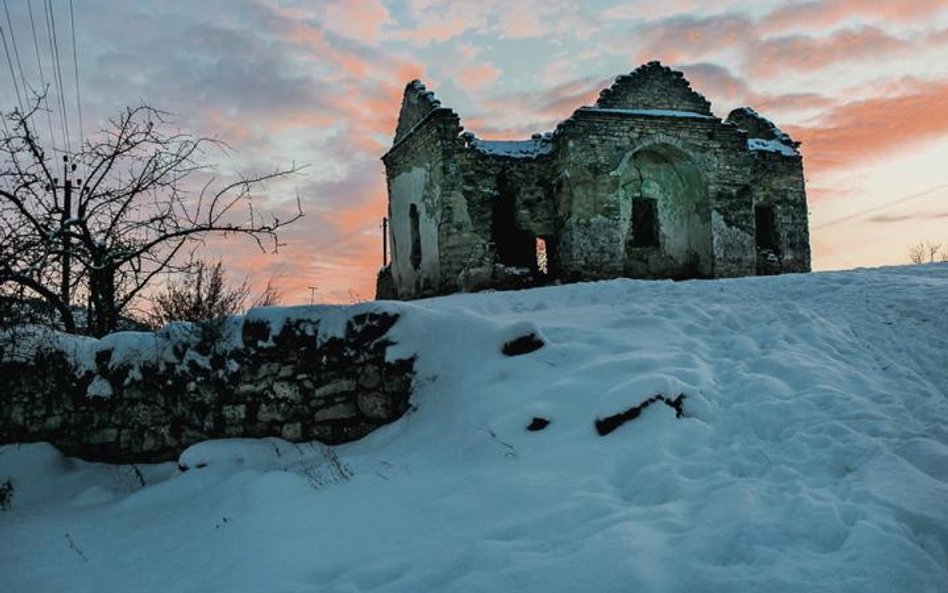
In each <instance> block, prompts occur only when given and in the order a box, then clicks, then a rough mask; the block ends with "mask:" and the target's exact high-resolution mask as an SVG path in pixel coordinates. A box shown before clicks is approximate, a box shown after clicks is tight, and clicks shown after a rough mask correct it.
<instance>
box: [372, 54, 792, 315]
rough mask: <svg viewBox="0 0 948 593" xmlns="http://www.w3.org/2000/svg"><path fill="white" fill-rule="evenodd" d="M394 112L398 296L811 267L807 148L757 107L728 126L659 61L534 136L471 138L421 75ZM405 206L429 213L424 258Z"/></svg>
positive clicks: (392, 192)
mask: <svg viewBox="0 0 948 593" xmlns="http://www.w3.org/2000/svg"><path fill="white" fill-rule="evenodd" d="M398 121H399V123H398V130H397V132H396V137H395V142H394V144H393V146H392V148H391V149H390V150H389V151H388V152H387V153H386V154H385V155H384V156H383V157H382V160H383V161H384V163H385V166H386V175H387V180H388V186H389V216H390V218H391V229H392V240H393V249H392V254H393V256H392V261H393V264H392V267H391V271H392V280H393V282H392V285H393V287H394V291H393V294H394V296H395V297H396V298H418V297H423V296H432V295H438V294H448V293H452V292H457V291H473V290H481V289H485V288H498V289H510V288H522V287H528V286H532V285H537V284H544V283H550V282H555V281H565V282H569V281H581V280H596V279H607V278H615V277H622V276H625V277H633V278H675V279H685V278H725V277H734V276H748V275H754V274H762V273H782V272H804V271H808V270H809V266H810V264H809V261H810V249H809V233H808V229H807V226H808V224H807V210H806V191H805V185H804V177H803V169H802V158H801V156H800V153H799V151H798V150H797V149H798V147H799V143H797V142H794V141H793V140H792V139H791V138H790V137H789V136H787V135H786V134H785V133H784V132H782V131H781V130H780V129H779V128H777V127H776V126H775V125H774V124H773V123H772V122H770V121H769V120H766V119H765V118H763V117H761V116H760V115H758V114H757V113H756V112H754V111H753V110H752V109H750V108H740V109H736V110H734V111H732V112H731V114H730V115H729V116H728V118H727V120H724V121H722V120H721V119H720V118H718V117H716V116H715V115H714V114H713V113H712V111H711V108H710V103H709V102H708V100H707V99H706V98H705V97H703V96H702V95H701V94H700V93H698V92H696V91H695V90H694V89H692V88H691V85H690V83H689V82H688V81H687V80H686V79H685V78H684V75H683V74H682V73H681V72H678V71H675V70H672V69H670V68H668V67H666V66H663V65H661V64H660V63H658V62H649V63H648V64H644V65H643V66H641V67H639V68H637V69H636V70H634V71H633V72H630V73H629V74H624V75H621V76H619V77H617V78H616V80H615V82H614V84H613V85H612V86H610V87H609V88H607V89H605V90H603V91H602V92H601V93H600V96H599V99H598V101H597V102H596V104H595V105H594V106H583V107H580V108H578V109H577V110H575V111H574V112H573V114H572V115H571V116H570V117H569V118H568V119H566V120H565V121H563V122H561V123H560V124H558V125H557V127H556V129H555V130H554V131H553V132H550V133H543V134H534V135H533V136H532V138H531V139H530V140H483V139H478V138H476V136H475V135H474V134H472V133H469V132H464V133H462V132H463V128H462V127H461V123H460V119H459V117H458V116H457V114H456V113H454V111H452V110H450V109H447V108H444V107H441V104H440V103H439V102H438V101H437V99H435V98H434V96H433V95H431V93H430V92H428V91H427V90H426V89H425V87H424V86H423V85H421V83H419V82H417V81H413V82H412V83H409V85H408V86H407V87H406V90H405V96H404V99H403V102H402V108H401V112H400V114H399V119H398ZM408 204H419V208H420V209H421V210H422V211H423V214H422V216H421V218H420V220H421V222H422V224H421V239H422V240H421V243H422V248H423V249H422V251H423V255H422V257H421V258H420V259H421V266H420V267H419V266H418V265H417V263H415V264H412V265H409V264H408V259H409V258H408V257H407V256H406V253H405V245H406V243H407V242H408V239H407V233H408V228H409V227H408V222H407V219H408V214H407V208H408V206H407V205H408ZM633 213H635V215H634V216H633ZM413 216H414V215H413ZM413 220H416V219H413ZM758 223H759V224H758ZM412 224H415V225H416V227H417V223H416V222H413V223H412ZM758 227H760V228H758ZM634 229H638V230H634ZM774 229H775V230H774ZM415 234H416V235H417V232H416V233H415ZM635 235H638V237H636V236H635ZM537 239H542V240H543V241H542V244H541V243H538V242H537ZM416 244H417V241H416ZM544 251H545V253H544ZM541 253H542V254H543V255H542V261H544V263H545V264H546V265H545V266H543V271H541V266H539V265H538V263H539V261H541V258H540V254H541ZM415 255H416V256H417V250H415ZM413 259H414V261H415V262H417V261H418V258H417V257H414V258H413ZM413 268H414V269H413Z"/></svg>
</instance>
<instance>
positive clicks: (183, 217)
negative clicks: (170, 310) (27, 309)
mask: <svg viewBox="0 0 948 593" xmlns="http://www.w3.org/2000/svg"><path fill="white" fill-rule="evenodd" d="M38 113H39V101H36V102H35V103H34V106H33V108H32V110H30V111H28V112H26V113H23V112H21V111H19V110H17V109H14V111H13V112H11V113H8V114H6V115H5V116H4V117H5V122H4V124H5V125H4V127H3V135H2V137H0V160H2V163H0V287H2V290H4V291H9V292H13V291H15V290H25V291H26V293H28V294H30V295H33V296H35V297H37V298H39V299H42V300H43V301H45V302H46V303H47V304H48V306H49V308H51V309H54V310H56V311H58V313H59V315H60V316H61V318H62V325H63V327H64V328H65V329H66V331H70V332H72V331H75V330H76V329H77V327H76V322H75V318H74V314H73V308H74V307H73V306H74V305H77V304H84V305H85V306H86V307H87V310H88V316H87V331H88V332H89V333H91V334H93V335H97V336H101V335H104V334H106V333H108V332H110V331H113V330H114V329H115V328H116V326H117V324H118V321H119V318H120V315H121V314H122V312H123V311H126V310H127V309H128V308H129V307H130V305H131V304H132V303H133V302H134V301H135V300H136V299H139V298H141V297H142V295H143V291H144V290H145V289H146V287H148V286H150V285H151V284H152V283H153V281H154V280H155V279H156V277H158V276H159V275H161V274H165V273H169V272H176V271H181V270H184V269H186V268H187V265H188V264H187V260H188V257H187V256H188V254H189V253H190V252H192V251H193V249H194V248H195V247H196V246H198V245H200V243H201V242H202V241H203V240H204V239H205V238H206V237H207V236H208V235H210V234H220V235H224V236H231V235H244V236H246V237H249V238H250V239H251V240H253V241H254V242H256V244H257V245H258V246H259V248H260V249H263V250H267V249H268V248H269V249H272V250H273V251H276V249H277V248H278V246H279V242H278V235H277V233H278V231H279V230H280V229H282V228H283V227H284V226H286V225H288V224H290V223H292V222H295V221H296V220H298V219H299V218H301V217H302V216H303V213H302V210H301V206H300V199H299V196H298V195H297V196H296V201H295V207H294V209H293V210H292V211H291V212H290V213H289V214H287V215H286V216H285V217H284V218H283V219H280V218H278V217H276V216H270V217H267V218H264V217H262V216H261V215H260V214H259V213H258V212H257V211H255V210H254V208H253V200H252V198H253V193H254V191H255V190H257V189H258V188H260V187H261V186H262V185H264V184H265V183H266V182H268V181H272V180H276V179H280V178H283V177H286V176H288V175H290V174H292V173H295V172H297V171H298V169H297V168H296V167H290V168H286V169H276V170H274V171H272V172H269V173H263V174H254V175H248V176H244V177H241V178H239V179H237V180H236V181H227V182H219V181H218V177H217V175H216V170H215V169H214V167H212V166H210V165H208V164H207V163H206V161H205V159H206V157H207V152H208V151H209V150H211V149H221V150H222V149H223V148H224V147H223V145H222V144H221V143H220V142H218V141H216V140H213V139H210V138H202V137H195V136H192V135H190V134H186V133H182V132H179V131H176V130H174V129H173V128H172V127H171V125H170V123H169V121H168V114H166V113H164V112H161V111H159V110H157V109H154V108H152V107H149V106H147V105H143V106H140V107H132V108H127V109H126V110H125V111H123V112H122V113H121V114H120V115H119V116H118V117H117V118H115V119H112V120H109V122H108V125H107V126H106V127H105V129H103V130H102V131H101V132H100V134H99V136H98V137H97V138H96V139H95V140H92V141H87V142H86V143H85V144H84V146H83V147H82V148H81V149H80V150H79V151H78V152H76V153H75V154H72V155H66V156H62V157H61V161H60V160H59V159H54V158H51V157H50V154H49V152H51V151H48V150H47V149H46V148H44V147H43V146H42V143H41V141H40V138H39V136H38V135H37V133H36V131H35V130H36V128H35V126H34V119H35V118H36V117H37V114H38ZM60 166H62V176H60V175H59V174H58V173H57V171H59V167H60ZM182 262H183V263H182Z"/></svg>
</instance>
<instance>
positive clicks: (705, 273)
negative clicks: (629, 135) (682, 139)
mask: <svg viewBox="0 0 948 593" xmlns="http://www.w3.org/2000/svg"><path fill="white" fill-rule="evenodd" d="M619 184H620V187H621V188H622V192H623V194H624V196H623V197H624V199H626V200H629V201H631V203H632V206H631V208H630V224H629V225H628V228H629V234H628V236H627V239H626V250H625V253H626V264H625V271H626V274H628V275H630V276H634V277H667V276H672V277H675V276H680V277H685V278H687V277H709V276H711V274H712V270H711V220H710V214H709V210H708V207H707V192H706V190H705V185H704V182H703V179H702V177H701V173H700V172H699V171H698V169H697V167H696V166H695V165H694V164H693V163H691V162H690V161H689V160H688V159H687V156H686V155H684V154H681V153H677V152H676V151H674V150H670V149H668V148H659V147H653V148H650V149H647V150H643V151H640V152H637V153H636V154H635V155H634V156H633V157H632V158H631V159H629V164H628V166H627V167H626V168H625V170H624V172H623V174H622V176H621V178H620V181H619ZM638 202H641V203H642V206H643V208H637V206H638ZM646 205H648V206H646ZM641 210H645V211H646V212H645V213H643V214H642V217H641V218H636V216H635V215H636V212H637V211H641ZM649 210H653V211H651V212H649ZM650 222H651V223H652V225H653V226H652V227H650V226H649V223H650ZM636 223H638V224H636ZM637 226H638V227H639V228H638V230H639V231H640V232H649V231H651V232H652V236H651V237H647V238H643V237H636V234H635V231H636V230H637V229H636V227H637Z"/></svg>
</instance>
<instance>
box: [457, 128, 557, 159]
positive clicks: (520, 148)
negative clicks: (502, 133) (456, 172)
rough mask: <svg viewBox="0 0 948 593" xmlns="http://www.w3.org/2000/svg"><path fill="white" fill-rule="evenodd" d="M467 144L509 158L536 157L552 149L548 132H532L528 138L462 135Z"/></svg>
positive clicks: (477, 149) (490, 153)
mask: <svg viewBox="0 0 948 593" xmlns="http://www.w3.org/2000/svg"><path fill="white" fill-rule="evenodd" d="M464 139H465V140H466V141H467V145H468V146H469V147H471V148H473V149H474V150H476V151H478V152H481V153H484V154H489V155H494V156H503V157H511V158H536V157H538V156H541V155H544V154H550V152H552V150H553V142H552V139H553V136H552V134H550V133H546V134H534V135H533V137H531V138H530V139H529V140H480V139H478V138H476V137H474V135H473V134H467V135H465V136H464Z"/></svg>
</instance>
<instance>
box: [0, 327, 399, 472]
mask: <svg viewBox="0 0 948 593" xmlns="http://www.w3.org/2000/svg"><path fill="white" fill-rule="evenodd" d="M397 320H398V315H397V314H395V313H387V312H367V313H362V314H356V315H353V316H352V317H351V318H349V319H347V320H345V323H344V330H341V331H340V330H338V329H332V328H324V327H323V323H324V322H325V321H326V319H324V318H319V317H317V318H312V317H310V318H302V319H286V320H284V321H282V322H281V323H277V322H271V321H269V320H268V319H266V318H256V319H255V318H245V319H240V318H236V320H230V321H228V322H227V323H226V324H213V325H203V326H190V325H171V326H168V327H166V328H165V329H163V330H162V331H161V332H159V333H157V334H146V333H124V334H113V335H112V336H106V337H105V338H103V339H102V340H91V339H86V340H81V339H78V338H73V337H71V336H68V337H67V336H62V335H59V334H55V335H46V336H44V337H43V338H42V339H40V340H38V341H37V340H36V339H35V337H34V339H33V340H32V341H33V344H32V345H29V346H28V348H27V355H26V356H24V355H23V353H22V352H21V353H20V354H19V355H16V354H15V353H13V352H12V351H11V350H10V348H9V346H10V345H11V344H14V342H15V340H16V338H15V337H14V338H13V341H9V340H8V341H7V343H6V346H7V348H6V349H5V351H4V355H3V356H2V362H0V376H2V377H4V378H5V383H6V384H5V386H4V389H3V390H2V391H0V443H11V442H29V441H48V442H50V443H52V444H54V445H55V446H56V447H58V448H59V449H60V450H62V451H63V452H64V453H66V454H67V455H73V456H78V457H82V458H85V459H88V460H96V461H110V462H123V463H125V462H159V461H168V460H174V459H176V458H177V457H178V455H179V454H180V452H181V451H182V450H183V449H185V448H186V447H188V446H189V445H191V444H193V443H196V442H199V441H203V440H206V439H214V438H229V437H254V438H255V437H265V436H278V437H282V438H284V439H287V440H289V441H308V440H320V441H323V442H325V443H329V444H333V443H341V442H346V441H351V440H353V439H357V438H359V437H361V436H363V435H365V434H367V433H369V432H371V431H372V430H374V429H375V428H377V427H379V426H381V425H383V424H387V423H389V422H391V421H393V420H395V419H396V418H399V417H400V416H401V415H402V414H404V413H405V411H406V410H407V409H408V407H409V396H410V395H411V385H412V375H413V365H414V360H413V359H412V358H408V359H400V360H386V350H387V348H388V347H389V346H390V345H392V344H393V342H392V341H391V340H390V339H389V338H388V337H387V334H388V331H389V329H390V328H391V327H392V326H393V325H394V324H395V323H396V322H397ZM334 323H338V320H337V321H336V322H334ZM336 334H338V335H336ZM8 337H9V336H8ZM80 340H81V341H80ZM37 344H38V345H37Z"/></svg>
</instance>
